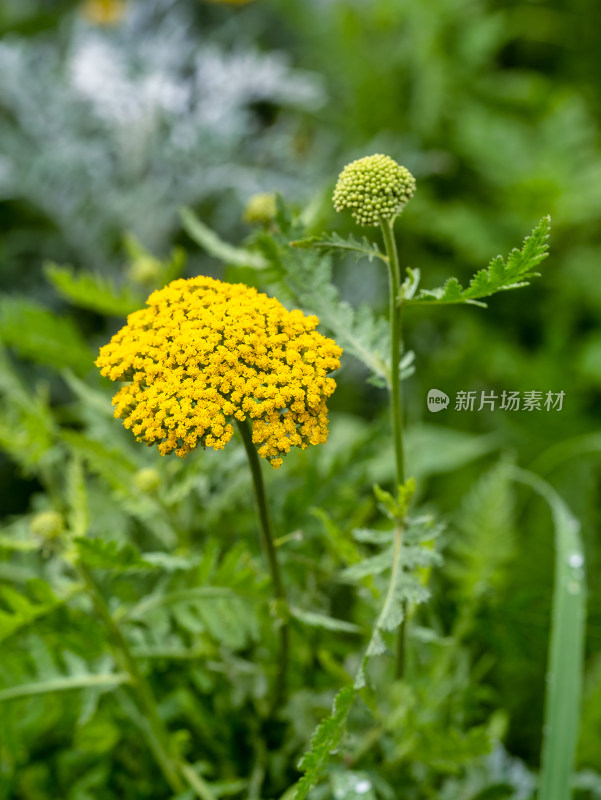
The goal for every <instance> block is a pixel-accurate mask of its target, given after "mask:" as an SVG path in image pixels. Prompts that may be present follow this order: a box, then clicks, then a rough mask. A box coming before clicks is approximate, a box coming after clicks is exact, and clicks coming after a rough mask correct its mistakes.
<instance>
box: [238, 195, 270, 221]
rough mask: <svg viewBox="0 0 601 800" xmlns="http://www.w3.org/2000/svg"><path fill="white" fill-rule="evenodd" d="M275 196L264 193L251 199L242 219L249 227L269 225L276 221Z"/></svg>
mask: <svg viewBox="0 0 601 800" xmlns="http://www.w3.org/2000/svg"><path fill="white" fill-rule="evenodd" d="M275 213H276V204H275V194H273V193H267V192H262V193H260V194H253V196H252V197H250V198H249V200H248V203H247V204H246V208H245V209H244V213H243V215H242V219H243V220H244V222H246V223H248V224H249V225H269V223H270V222H273V220H274V219H275Z"/></svg>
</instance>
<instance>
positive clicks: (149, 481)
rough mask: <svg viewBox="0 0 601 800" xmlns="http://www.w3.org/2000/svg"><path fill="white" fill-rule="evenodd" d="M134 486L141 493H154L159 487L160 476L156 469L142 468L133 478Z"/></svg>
mask: <svg viewBox="0 0 601 800" xmlns="http://www.w3.org/2000/svg"><path fill="white" fill-rule="evenodd" d="M133 481H134V486H135V487H136V489H139V490H140V491H141V492H146V493H150V492H154V491H156V490H157V489H158V488H159V486H160V485H161V476H160V474H159V473H158V472H157V470H156V469H153V468H152V467H144V468H143V469H139V470H138V471H137V472H136V474H135V475H134V478H133Z"/></svg>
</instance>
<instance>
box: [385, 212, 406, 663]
mask: <svg viewBox="0 0 601 800" xmlns="http://www.w3.org/2000/svg"><path fill="white" fill-rule="evenodd" d="M393 226H394V220H388V219H380V227H381V228H382V235H383V237H384V246H385V248H386V255H387V256H388V262H387V263H388V278H389V295H390V296H389V299H388V302H389V308H390V315H389V316H390V323H389V324H390V358H391V363H390V406H391V413H392V437H393V443H394V461H395V468H396V483H397V491H398V487H399V486H402V485H403V484H404V483H405V452H404V447H403V383H402V381H401V354H402V347H403V302H402V298H401V296H400V294H401V267H400V264H399V257H398V253H397V247H396V241H395V238H394V231H393ZM402 534H403V528H402V523H401V522H400V521H399V522H398V523H397V530H396V531H395V545H396V541H397V539H398V540H399V542H400V541H401V540H402ZM399 559H400V554H399ZM405 619H406V617H404V618H403V621H402V623H401V626H400V628H399V633H398V641H397V660H396V677H397V678H402V677H403V673H404V671H405V637H406V624H405Z"/></svg>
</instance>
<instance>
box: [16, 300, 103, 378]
mask: <svg viewBox="0 0 601 800" xmlns="http://www.w3.org/2000/svg"><path fill="white" fill-rule="evenodd" d="M0 340H2V341H3V342H4V343H5V344H7V345H8V346H9V347H12V348H13V349H14V350H15V351H16V352H17V353H18V354H19V355H20V356H22V357H23V358H26V359H29V360H31V361H35V362H36V363H37V364H43V365H46V366H50V367H57V368H58V369H63V368H64V367H70V368H71V369H73V370H74V371H75V372H77V373H79V374H80V375H85V374H86V373H87V372H89V371H90V370H91V369H92V367H93V366H94V353H93V352H92V351H91V350H90V348H89V347H88V345H87V344H86V341H85V339H84V338H83V337H82V336H81V334H80V333H79V331H78V330H77V328H76V327H75V325H74V324H73V322H72V321H71V320H70V319H68V318H66V317H61V316H59V315H57V314H56V313H55V312H53V311H50V310H48V309H47V308H44V307H43V306H41V305H39V304H37V303H35V302H33V301H32V300H28V299H26V298H18V297H8V296H4V297H2V298H0Z"/></svg>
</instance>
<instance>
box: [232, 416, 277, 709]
mask: <svg viewBox="0 0 601 800" xmlns="http://www.w3.org/2000/svg"><path fill="white" fill-rule="evenodd" d="M238 428H239V430H240V434H241V436H242V441H243V443H244V449H245V450H246V455H247V456H248V464H249V466H250V471H251V474H252V479H253V488H254V493H255V500H256V503H257V511H258V514H259V526H260V528H261V539H262V542H263V547H264V548H265V552H266V554H267V560H268V562H269V570H270V572H271V580H272V584H273V593H274V596H275V600H276V606H277V613H278V617H279V619H278V623H279V637H280V652H279V660H278V675H277V679H276V685H275V688H274V693H273V698H272V704H271V713H272V714H273V713H274V712H275V710H276V709H277V708H278V706H279V705H280V704H281V702H282V700H283V699H284V696H285V694H286V678H287V673H288V650H289V633H288V601H287V598H286V590H285V589H284V583H283V581H282V573H281V570H280V565H279V562H278V557H277V552H276V549H275V544H274V539H273V532H272V527H271V519H270V516H269V506H268V505H267V496H266V494H265V484H264V482H263V473H262V472H261V461H260V459H259V454H258V453H257V449H256V447H255V445H254V443H253V440H252V433H251V430H250V426H249V424H248V422H247V421H246V420H245V421H244V422H239V421H238Z"/></svg>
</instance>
